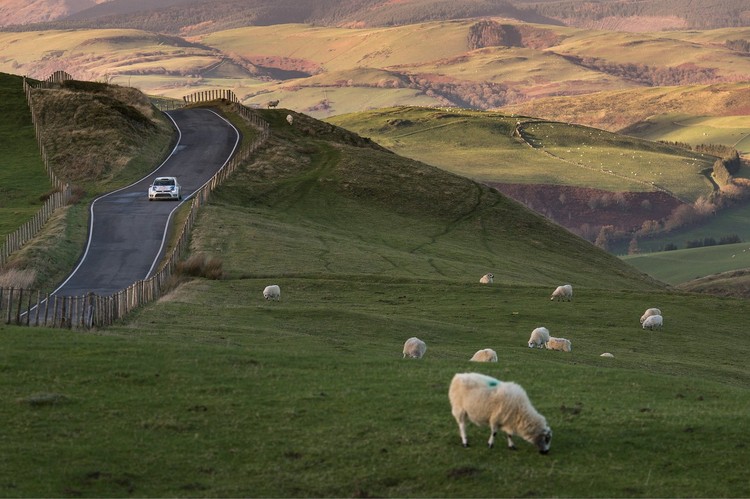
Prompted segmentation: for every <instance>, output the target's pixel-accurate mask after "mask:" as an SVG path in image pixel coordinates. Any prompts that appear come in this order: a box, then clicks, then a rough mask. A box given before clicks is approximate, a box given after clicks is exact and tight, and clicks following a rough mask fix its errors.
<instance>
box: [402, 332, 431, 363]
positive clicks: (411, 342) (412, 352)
mask: <svg viewBox="0 0 750 499" xmlns="http://www.w3.org/2000/svg"><path fill="white" fill-rule="evenodd" d="M426 351H427V344H426V343H425V342H424V341H422V340H420V339H419V338H417V337H416V336H414V337H411V338H409V339H408V340H406V342H405V343H404V357H403V358H404V359H405V358H407V357H409V358H412V359H421V358H422V356H423V355H424V353H425V352H426Z"/></svg>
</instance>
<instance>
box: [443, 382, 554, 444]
mask: <svg viewBox="0 0 750 499" xmlns="http://www.w3.org/2000/svg"><path fill="white" fill-rule="evenodd" d="M448 398H449V399H450V402H451V411H452V413H453V417H454V418H456V422H457V423H458V431H459V433H460V435H461V443H462V444H463V446H464V447H468V446H469V441H468V440H467V438H466V419H467V418H468V419H469V420H470V421H471V422H472V423H474V424H475V425H477V426H489V427H490V439H489V441H488V442H487V445H488V446H489V447H490V448H491V447H492V446H493V445H494V444H495V435H497V432H498V429H499V430H502V431H503V432H504V433H505V436H506V438H507V442H508V448H509V449H515V448H516V446H515V445H514V444H513V439H512V436H513V435H518V436H520V437H521V438H523V439H524V440H526V441H527V442H529V443H531V444H533V445H535V446H536V448H537V449H539V452H541V453H542V454H546V453H547V452H549V448H550V441H551V440H552V430H551V429H550V427H549V426H548V425H547V420H546V419H544V416H542V415H541V414H539V413H538V412H537V411H536V409H534V407H533V406H532V405H531V402H530V401H529V397H528V395H526V392H525V391H524V389H523V388H521V386H520V385H518V384H516V383H513V382H503V381H499V380H497V379H495V378H492V377H490V376H485V375H484V374H479V373H458V374H456V375H455V376H453V380H452V381H451V385H450V389H449V390H448Z"/></svg>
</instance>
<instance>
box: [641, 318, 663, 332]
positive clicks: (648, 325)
mask: <svg viewBox="0 0 750 499" xmlns="http://www.w3.org/2000/svg"><path fill="white" fill-rule="evenodd" d="M663 325H664V318H663V317H662V316H661V315H651V316H649V317H646V320H645V321H643V329H652V330H653V329H661V327H662V326H663Z"/></svg>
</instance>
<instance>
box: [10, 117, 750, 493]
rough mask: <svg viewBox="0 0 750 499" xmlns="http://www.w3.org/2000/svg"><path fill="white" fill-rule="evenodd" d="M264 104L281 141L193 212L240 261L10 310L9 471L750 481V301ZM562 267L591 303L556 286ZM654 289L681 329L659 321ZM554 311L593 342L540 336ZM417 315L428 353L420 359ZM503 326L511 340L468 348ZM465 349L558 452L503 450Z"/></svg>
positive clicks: (587, 485) (166, 479)
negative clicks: (649, 319)
mask: <svg viewBox="0 0 750 499" xmlns="http://www.w3.org/2000/svg"><path fill="white" fill-rule="evenodd" d="M264 114H265V115H266V118H267V119H268V120H269V121H270V122H271V125H272V130H273V131H274V134H273V136H272V138H271V139H270V142H269V144H268V147H266V148H265V149H264V150H263V151H262V152H261V153H260V154H259V155H258V156H257V157H256V158H255V161H254V162H253V163H252V164H251V165H249V166H248V167H247V168H246V169H243V170H240V171H238V172H237V174H236V175H235V176H234V177H232V179H230V181H229V182H228V183H227V184H225V185H224V186H222V187H221V188H220V189H219V190H218V191H217V192H216V196H215V198H214V201H213V202H212V203H211V204H210V205H209V206H208V207H206V209H204V210H203V212H202V215H201V217H200V218H199V221H198V223H197V225H196V229H195V232H194V237H193V241H192V251H193V252H194V253H195V254H205V255H208V256H212V257H215V258H219V259H221V260H222V262H223V268H224V271H225V277H224V278H223V279H221V280H216V281H209V280H204V279H194V280H191V281H188V282H185V283H183V284H182V285H181V286H180V287H178V288H176V289H174V290H173V291H172V292H171V293H169V294H168V295H166V296H164V297H163V298H162V299H161V300H160V301H159V302H158V303H155V304H152V305H150V306H148V307H145V308H144V309H142V310H140V311H139V312H137V313H136V314H134V315H133V316H131V317H129V318H128V319H127V321H125V322H123V323H122V324H119V325H117V326H115V327H112V328H108V329H106V330H101V331H92V332H67V331H58V330H56V331H54V332H52V331H49V330H40V329H34V328H30V329H29V328H18V327H10V326H5V325H0V341H2V348H1V349H0V369H2V372H3V376H2V378H1V379H0V390H2V394H3V398H4V399H5V400H7V401H9V403H7V404H3V405H2V406H0V420H1V421H2V422H3V426H4V428H5V429H6V431H5V432H4V433H3V436H2V444H3V448H4V452H3V453H2V455H1V457H0V463H1V464H2V465H1V466H0V494H2V495H6V496H14V497H53V496H54V497H60V496H64V497H67V496H82V497H94V496H97V497H102V496H109V497H111V496H126V495H128V496H132V495H134V496H142V497H166V496H180V497H240V496H242V497H269V496H272V497H311V496H314V497H350V496H356V497H369V496H383V497H446V496H451V497H520V496H576V497H603V496H607V497H625V496H627V497H655V496H659V497H666V496H669V497H674V496H692V497H703V496H713V497H741V496H746V495H748V494H750V488H749V486H748V482H747V480H746V479H745V478H746V477H745V472H744V469H743V468H742V467H741V466H736V463H737V462H742V460H743V459H744V456H746V454H747V446H746V444H745V443H744V440H743V431H744V430H743V428H744V426H743V421H744V419H745V418H746V414H747V411H748V409H750V392H748V389H747V386H748V382H749V381H750V372H749V371H748V369H747V366H746V362H745V359H746V358H747V355H748V354H750V342H748V339H747V338H746V335H744V334H742V331H744V329H745V325H746V318H747V316H748V312H750V309H749V308H748V303H747V302H746V301H740V300H732V299H720V298H713V297H707V296H698V295H690V294H681V293H676V292H670V291H667V290H666V289H665V288H664V287H662V286H660V285H658V284H657V283H655V282H653V281H649V280H647V279H644V277H643V276H642V274H639V273H638V272H634V271H633V270H632V269H630V268H629V267H627V266H624V265H623V264H621V263H620V262H619V261H618V260H617V259H615V258H614V257H612V256H610V255H608V254H606V253H604V252H602V251H598V250H596V249H595V248H593V247H592V246H591V245H589V244H587V243H585V242H583V241H581V240H579V239H577V238H574V237H571V236H570V235H568V234H567V233H565V232H564V231H562V230H561V229H560V228H558V227H556V226H554V225H552V224H548V223H547V222H546V221H544V220H543V219H540V218H538V217H536V216H535V215H533V214H532V213H531V212H528V211H527V210H525V209H523V208H521V207H519V206H518V205H516V204H515V203H511V202H508V201H505V200H504V199H503V198H502V197H500V196H499V195H497V194H496V193H493V192H492V191H490V190H488V189H485V188H483V187H481V186H480V185H478V184H473V183H472V182H469V181H467V180H466V179H463V178H461V177H456V176H454V175H451V174H448V173H445V172H443V171H441V170H438V169H434V168H430V167H426V166H423V165H420V164H418V163H414V162H411V161H408V160H404V159H401V158H399V157H397V156H395V155H392V154H388V153H384V152H379V151H377V150H376V149H373V148H371V147H370V146H369V145H367V144H366V143H359V142H357V141H356V138H354V137H351V136H347V135H346V134H345V133H342V132H341V131H339V130H336V129H330V128H327V127H326V126H325V125H324V124H320V123H317V122H314V121H312V120H305V119H304V118H303V117H300V118H299V119H298V120H295V127H289V126H288V125H286V123H285V121H284V119H283V118H284V116H285V112H283V111H279V112H275V111H268V112H264ZM281 125H285V126H281ZM462 192H463V193H464V194H461V193H462ZM486 271H493V272H494V274H495V283H496V284H494V285H491V286H485V285H480V284H478V279H479V276H481V275H482V274H483V273H484V272H486ZM563 281H565V282H571V283H572V284H573V285H574V289H575V297H574V300H573V302H570V303H568V302H562V303H558V302H553V301H550V300H549V295H550V292H551V289H552V286H551V285H552V284H553V283H554V284H557V283H560V282H563ZM271 283H276V284H279V285H280V286H281V290H282V294H281V300H280V301H278V302H267V301H265V300H264V299H263V298H262V293H261V291H262V289H263V287H264V286H265V285H267V284H271ZM650 306H658V307H660V308H661V309H662V310H663V312H664V315H665V327H664V330H663V331H653V332H651V331H643V330H642V329H641V328H640V325H639V323H638V317H640V314H641V313H642V311H643V310H644V309H645V308H647V307H650ZM539 325H545V326H547V327H548V328H549V329H550V331H551V332H552V333H553V335H557V336H563V337H567V338H569V339H571V341H572V343H573V352H572V353H562V352H552V351H546V350H530V349H529V348H527V346H526V341H527V340H528V336H529V333H530V332H531V330H532V329H533V328H534V327H537V326H539ZM676 335H679V340H677V336H676ZM727 335H731V337H732V338H733V348H731V349H727V348H726V336H727ZM411 336H418V337H420V338H422V339H424V340H425V341H426V343H427V345H428V349H427V354H426V356H425V358H423V359H421V360H418V361H417V360H404V359H402V358H401V357H402V355H401V348H402V345H403V342H404V340H405V339H406V338H408V337H411ZM480 348H493V349H495V350H496V351H497V352H498V356H499V362H498V363H497V364H475V363H470V362H468V358H469V357H470V356H471V355H472V354H473V353H474V352H475V351H476V350H478V349H480ZM605 351H606V352H611V353H613V354H614V356H615V357H614V358H613V359H606V358H601V357H600V356H599V355H600V354H601V353H602V352H605ZM464 371H478V372H483V373H486V374H489V375H492V376H495V377H498V378H499V379H503V380H513V381H516V382H518V383H520V384H521V385H522V386H524V387H525V388H526V390H527V392H528V393H529V396H530V398H531V400H532V402H533V403H534V405H535V407H536V408H537V409H538V410H539V411H540V412H541V413H542V414H543V415H545V417H546V418H547V420H548V422H549V424H550V426H551V427H552V429H553V432H554V436H553V439H552V449H551V452H550V454H548V455H547V456H541V455H539V454H538V453H537V452H536V451H535V450H534V449H533V447H532V446H531V445H529V444H527V443H525V442H523V441H521V440H520V439H518V438H516V444H517V446H518V448H519V449H518V450H517V451H516V452H512V451H509V450H507V449H505V448H504V446H503V445H498V446H497V447H496V448H495V449H492V450H489V449H487V448H486V446H485V445H484V442H486V439H487V438H488V436H489V435H488V431H487V430H486V429H478V428H475V427H473V426H472V427H470V428H469V439H470V442H471V446H470V447H469V448H468V449H464V448H462V447H461V445H460V440H459V437H458V431H457V427H456V424H455V422H454V420H453V418H452V416H451V414H450V406H449V404H448V399H447V389H448V384H449V382H450V379H451V377H452V376H453V374H454V373H456V372H464ZM706 456H710V457H711V458H710V459H706Z"/></svg>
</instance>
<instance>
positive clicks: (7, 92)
mask: <svg viewBox="0 0 750 499" xmlns="http://www.w3.org/2000/svg"><path fill="white" fill-rule="evenodd" d="M0 103H1V104H0V109H1V110H2V115H3V119H2V120H0V150H2V151H3V159H2V167H0V199H2V202H0V241H2V242H4V241H5V236H6V235H8V234H10V233H12V232H14V231H15V230H16V229H17V228H18V227H19V226H21V225H23V224H24V223H25V222H27V221H28V220H29V219H31V218H32V217H33V216H34V215H35V214H36V212H37V211H39V209H40V208H41V207H42V203H43V200H42V199H41V198H42V197H43V196H44V195H45V194H46V193H49V192H51V190H52V183H51V182H50V180H49V178H48V177H47V173H46V172H45V170H44V163H43V162H42V159H41V157H40V156H39V149H38V147H37V142H36V137H35V135H34V125H33V124H32V122H31V111H29V106H28V105H27V104H26V97H25V96H24V93H23V83H22V79H21V77H18V76H11V75H7V74H3V73H0Z"/></svg>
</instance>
